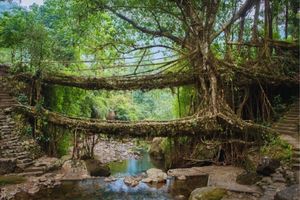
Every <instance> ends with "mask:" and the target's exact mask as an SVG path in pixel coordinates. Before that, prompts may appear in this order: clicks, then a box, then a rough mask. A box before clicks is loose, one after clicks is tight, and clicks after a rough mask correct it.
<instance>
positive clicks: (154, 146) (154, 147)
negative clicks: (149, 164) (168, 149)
mask: <svg viewBox="0 0 300 200" xmlns="http://www.w3.org/2000/svg"><path fill="white" fill-rule="evenodd" d="M163 140H164V138H162V137H155V138H153V140H152V143H151V146H150V149H149V154H150V156H151V158H153V159H156V160H162V159H163V158H164V152H163V149H162V147H161V143H162V142H163Z"/></svg>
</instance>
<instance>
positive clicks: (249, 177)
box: [236, 172, 262, 185]
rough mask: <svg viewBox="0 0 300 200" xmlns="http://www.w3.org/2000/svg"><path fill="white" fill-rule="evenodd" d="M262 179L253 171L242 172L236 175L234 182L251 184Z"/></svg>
mask: <svg viewBox="0 0 300 200" xmlns="http://www.w3.org/2000/svg"><path fill="white" fill-rule="evenodd" d="M261 179H262V177H261V176H258V175H257V173H255V172H244V173H242V174H240V175H238V176H237V177H236V182H237V183H239V184H242V185H253V184H255V183H256V182H258V181H260V180H261Z"/></svg>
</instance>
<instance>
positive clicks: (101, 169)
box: [84, 159, 111, 176]
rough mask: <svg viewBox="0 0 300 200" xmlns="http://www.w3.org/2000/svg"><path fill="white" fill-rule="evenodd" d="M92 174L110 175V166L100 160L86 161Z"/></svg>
mask: <svg viewBox="0 0 300 200" xmlns="http://www.w3.org/2000/svg"><path fill="white" fill-rule="evenodd" d="M84 162H85V164H86V167H87V170H88V172H89V173H90V175H91V176H109V175H110V174H111V173H110V168H109V167H108V166H107V165H105V164H102V163H101V162H100V161H99V160H94V159H89V160H85V161H84Z"/></svg>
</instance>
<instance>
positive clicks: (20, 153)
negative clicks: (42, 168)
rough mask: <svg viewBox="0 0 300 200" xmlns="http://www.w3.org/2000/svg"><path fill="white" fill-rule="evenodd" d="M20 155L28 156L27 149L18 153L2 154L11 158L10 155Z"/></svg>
mask: <svg viewBox="0 0 300 200" xmlns="http://www.w3.org/2000/svg"><path fill="white" fill-rule="evenodd" d="M22 155H24V156H26V157H28V155H29V153H28V152H27V151H23V152H18V153H11V154H4V156H5V157H7V158H11V157H14V158H16V157H18V156H22Z"/></svg>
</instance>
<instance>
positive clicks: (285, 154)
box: [261, 135, 292, 162]
mask: <svg viewBox="0 0 300 200" xmlns="http://www.w3.org/2000/svg"><path fill="white" fill-rule="evenodd" d="M261 154H262V155H264V156H269V157H271V158H274V159H279V160H281V161H284V162H290V160H291V158H292V146H291V145H290V144H288V143H287V142H285V141H283V140H281V139H280V138H279V137H277V136H271V135H270V136H268V138H266V144H265V145H264V146H263V147H262V148H261Z"/></svg>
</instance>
